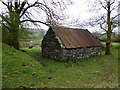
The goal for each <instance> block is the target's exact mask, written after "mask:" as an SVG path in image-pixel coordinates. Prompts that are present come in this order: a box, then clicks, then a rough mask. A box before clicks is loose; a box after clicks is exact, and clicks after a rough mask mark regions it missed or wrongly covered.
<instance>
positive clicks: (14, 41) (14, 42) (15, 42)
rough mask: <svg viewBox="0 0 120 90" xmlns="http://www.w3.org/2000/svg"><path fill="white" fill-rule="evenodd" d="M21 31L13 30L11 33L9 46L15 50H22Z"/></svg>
mask: <svg viewBox="0 0 120 90" xmlns="http://www.w3.org/2000/svg"><path fill="white" fill-rule="evenodd" d="M18 34H19V30H13V31H12V32H10V35H9V42H8V44H9V45H10V46H13V47H14V48H15V49H18V50H19V49H20V48H19V35H18Z"/></svg>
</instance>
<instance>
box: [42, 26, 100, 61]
mask: <svg viewBox="0 0 120 90" xmlns="http://www.w3.org/2000/svg"><path fill="white" fill-rule="evenodd" d="M100 53H101V44H100V43H99V41H98V40H97V39H96V38H95V37H94V36H93V35H92V34H91V33H90V32H89V31H88V30H86V29H73V28H65V27H50V28H49V30H48V31H47V33H46V35H45V36H44V38H43V41H42V56H45V57H49V58H52V59H55V60H59V61H68V60H73V59H80V58H86V57H90V56H95V55H99V54H100Z"/></svg>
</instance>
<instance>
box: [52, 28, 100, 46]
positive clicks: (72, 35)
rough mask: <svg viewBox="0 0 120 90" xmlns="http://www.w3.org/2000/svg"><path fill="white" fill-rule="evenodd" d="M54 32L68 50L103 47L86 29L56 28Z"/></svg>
mask: <svg viewBox="0 0 120 90" xmlns="http://www.w3.org/2000/svg"><path fill="white" fill-rule="evenodd" d="M53 31H54V32H55V34H56V35H57V36H58V37H59V38H60V40H61V42H62V43H63V45H64V46H65V47H66V48H79V47H92V46H101V44H100V43H99V42H98V41H97V39H96V38H95V37H94V36H93V35H92V34H91V33H90V32H89V31H88V30H86V29H73V28H65V27H54V28H53Z"/></svg>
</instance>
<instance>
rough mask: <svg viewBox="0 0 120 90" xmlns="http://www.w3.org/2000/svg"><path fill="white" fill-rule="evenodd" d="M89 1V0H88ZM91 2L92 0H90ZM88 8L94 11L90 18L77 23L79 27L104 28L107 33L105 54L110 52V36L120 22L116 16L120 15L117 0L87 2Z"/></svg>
mask: <svg viewBox="0 0 120 90" xmlns="http://www.w3.org/2000/svg"><path fill="white" fill-rule="evenodd" d="M89 1H90V0H89ZM91 2H92V1H91ZM89 7H90V10H89V12H92V13H94V16H92V17H91V18H90V19H88V20H86V21H84V22H83V23H80V24H79V23H77V25H78V26H80V27H83V26H84V27H85V26H92V27H94V26H97V25H99V27H100V28H101V29H102V30H104V31H105V32H106V34H107V39H106V50H105V55H110V54H111V50H110V47H111V42H112V40H111V36H112V33H113V32H112V31H113V29H114V28H115V27H117V26H118V23H120V22H119V21H118V19H117V17H118V16H119V15H120V13H118V1H117V0H95V2H94V3H91V5H90V2H89ZM95 13H96V14H95Z"/></svg>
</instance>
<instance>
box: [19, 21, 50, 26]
mask: <svg viewBox="0 0 120 90" xmlns="http://www.w3.org/2000/svg"><path fill="white" fill-rule="evenodd" d="M27 21H28V22H32V23H34V22H38V23H42V24H45V25H47V26H49V24H47V23H45V22H42V21H34V20H22V21H21V23H23V22H27Z"/></svg>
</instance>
